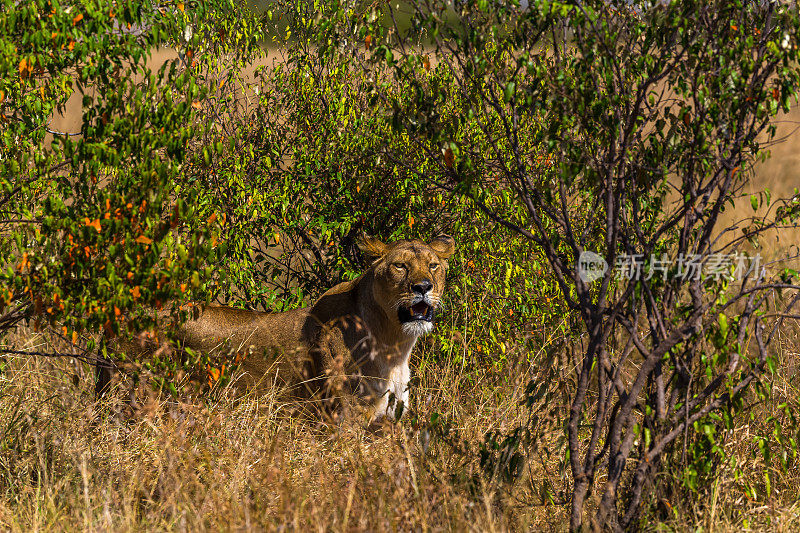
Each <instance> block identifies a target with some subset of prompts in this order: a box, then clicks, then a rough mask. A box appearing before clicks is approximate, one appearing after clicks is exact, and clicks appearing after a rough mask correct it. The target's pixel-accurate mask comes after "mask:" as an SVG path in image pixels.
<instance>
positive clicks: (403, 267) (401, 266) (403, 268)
mask: <svg viewBox="0 0 800 533" xmlns="http://www.w3.org/2000/svg"><path fill="white" fill-rule="evenodd" d="M392 266H393V267H395V268H396V269H397V270H405V269H406V265H405V264H403V263H392Z"/></svg>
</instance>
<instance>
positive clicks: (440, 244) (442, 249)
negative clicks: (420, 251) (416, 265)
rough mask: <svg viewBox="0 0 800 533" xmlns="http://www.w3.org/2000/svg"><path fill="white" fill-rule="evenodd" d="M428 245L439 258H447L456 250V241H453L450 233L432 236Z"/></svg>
mask: <svg viewBox="0 0 800 533" xmlns="http://www.w3.org/2000/svg"><path fill="white" fill-rule="evenodd" d="M428 246H430V247H431V250H433V251H434V252H436V255H438V256H439V259H447V258H448V257H450V256H451V255H453V252H455V251H456V241H454V240H453V238H452V237H451V236H450V235H445V234H442V235H439V236H438V237H436V238H434V239H433V240H432V241H431V242H430V244H428Z"/></svg>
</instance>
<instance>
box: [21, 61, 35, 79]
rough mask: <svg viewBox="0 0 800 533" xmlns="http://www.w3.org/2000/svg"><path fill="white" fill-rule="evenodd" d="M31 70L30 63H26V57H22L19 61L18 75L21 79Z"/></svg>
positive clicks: (29, 73) (28, 74)
mask: <svg viewBox="0 0 800 533" xmlns="http://www.w3.org/2000/svg"><path fill="white" fill-rule="evenodd" d="M31 72H33V68H32V67H31V65H30V63H28V60H27V59H23V60H22V61H20V62H19V77H20V78H22V79H25V78H27V77H28V76H30V75H31Z"/></svg>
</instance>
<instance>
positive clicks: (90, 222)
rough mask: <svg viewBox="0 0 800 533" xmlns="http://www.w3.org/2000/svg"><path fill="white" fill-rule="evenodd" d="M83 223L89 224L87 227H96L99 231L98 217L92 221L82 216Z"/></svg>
mask: <svg viewBox="0 0 800 533" xmlns="http://www.w3.org/2000/svg"><path fill="white" fill-rule="evenodd" d="M83 223H84V224H85V225H87V226H89V227H92V228H94V229H96V230H97V231H98V233H99V232H100V219H99V218H96V219H94V220H92V221H89V219H88V218H84V219H83Z"/></svg>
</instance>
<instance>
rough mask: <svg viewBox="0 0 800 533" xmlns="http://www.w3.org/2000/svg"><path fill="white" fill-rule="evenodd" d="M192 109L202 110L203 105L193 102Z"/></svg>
mask: <svg viewBox="0 0 800 533" xmlns="http://www.w3.org/2000/svg"><path fill="white" fill-rule="evenodd" d="M192 107H193V108H195V109H200V108H201V107H203V105H202V104H201V103H200V102H192Z"/></svg>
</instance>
